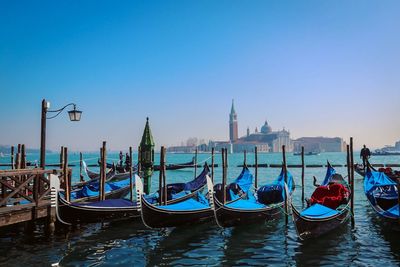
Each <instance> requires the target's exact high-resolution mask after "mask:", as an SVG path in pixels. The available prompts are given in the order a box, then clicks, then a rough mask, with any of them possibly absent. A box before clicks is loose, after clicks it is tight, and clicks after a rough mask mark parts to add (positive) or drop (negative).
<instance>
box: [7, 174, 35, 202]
mask: <svg viewBox="0 0 400 267" xmlns="http://www.w3.org/2000/svg"><path fill="white" fill-rule="evenodd" d="M33 177H34V176H32V177H30V178H28V179H26V181H25V182H23V183H21V184H20V185H19V186H17V187H13V186H11V185H9V184H8V183H7V182H6V181H4V180H0V183H1V184H3V185H4V186H6V187H8V188H10V189H11V190H13V191H12V192H11V193H10V194H8V196H7V197H5V198H4V199H2V200H0V206H3V205H4V204H6V203H7V200H8V199H10V198H12V197H13V196H15V195H16V194H18V193H19V191H20V190H21V189H22V188H24V187H25V186H26V185H27V184H28V183H29V182H30V181H32V179H33ZM21 196H22V197H23V198H25V199H27V200H29V201H33V199H32V198H30V197H27V196H25V194H21Z"/></svg>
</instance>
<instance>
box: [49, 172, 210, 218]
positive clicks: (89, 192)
mask: <svg viewBox="0 0 400 267" xmlns="http://www.w3.org/2000/svg"><path fill="white" fill-rule="evenodd" d="M208 173H209V168H208V166H207V165H205V166H204V169H203V171H202V172H201V173H200V175H199V176H197V177H196V178H195V179H194V180H192V181H190V182H187V183H175V184H168V185H167V189H168V201H167V204H171V203H176V202H179V201H184V200H187V199H189V198H190V197H192V196H193V195H195V194H197V193H198V191H199V190H201V189H202V188H204V186H205V184H206V178H205V177H206V175H207V174H208ZM135 176H136V175H135ZM57 179H58V178H57ZM58 183H59V182H58ZM129 184H130V179H129V178H128V179H125V180H122V181H118V182H106V184H105V186H106V187H105V192H106V200H103V201H98V200H97V199H98V195H99V192H98V183H97V184H96V183H93V182H92V186H91V187H90V186H85V187H84V188H83V189H81V190H75V191H72V192H71V195H70V199H71V201H70V202H68V201H66V200H65V196H64V192H63V191H60V192H58V193H57V209H58V216H59V220H60V221H62V222H64V223H66V224H75V223H88V222H102V221H109V220H118V219H124V218H131V217H138V216H139V212H138V205H137V203H136V201H134V202H132V201H129V200H126V199H123V197H124V196H126V195H127V194H128V193H129V188H130V187H129ZM118 186H119V187H120V188H121V189H118V188H117V187H118ZM58 188H59V186H58ZM146 199H147V201H148V202H150V203H155V202H157V201H159V200H158V192H156V193H154V194H151V195H149V196H147V197H146Z"/></svg>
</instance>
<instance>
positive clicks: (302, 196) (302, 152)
mask: <svg viewBox="0 0 400 267" xmlns="http://www.w3.org/2000/svg"><path fill="white" fill-rule="evenodd" d="M301 201H302V202H304V146H302V147H301Z"/></svg>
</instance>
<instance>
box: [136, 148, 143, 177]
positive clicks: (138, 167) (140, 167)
mask: <svg viewBox="0 0 400 267" xmlns="http://www.w3.org/2000/svg"><path fill="white" fill-rule="evenodd" d="M137 157H138V164H137V174H138V176H139V177H141V176H140V172H141V171H142V163H141V162H140V157H141V156H140V146H139V147H138V154H137Z"/></svg>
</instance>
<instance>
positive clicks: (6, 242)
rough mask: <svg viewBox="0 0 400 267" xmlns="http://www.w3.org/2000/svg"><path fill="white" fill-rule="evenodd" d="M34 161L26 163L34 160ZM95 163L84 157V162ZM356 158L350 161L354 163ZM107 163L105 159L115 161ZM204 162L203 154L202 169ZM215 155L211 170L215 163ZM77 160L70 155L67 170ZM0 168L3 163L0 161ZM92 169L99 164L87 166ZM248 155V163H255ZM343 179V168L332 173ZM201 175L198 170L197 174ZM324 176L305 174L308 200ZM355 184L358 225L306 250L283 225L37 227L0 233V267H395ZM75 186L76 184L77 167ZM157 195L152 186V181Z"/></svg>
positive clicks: (399, 253) (393, 244)
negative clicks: (314, 183)
mask: <svg viewBox="0 0 400 267" xmlns="http://www.w3.org/2000/svg"><path fill="white" fill-rule="evenodd" d="M35 156H36V155H30V156H29V157H30V158H31V159H34V158H35ZM96 156H97V155H93V154H85V158H90V159H91V158H95V157H96ZM191 156H192V155H189V154H168V155H167V161H168V162H169V163H173V162H175V163H177V162H185V161H189V160H190V159H191ZM357 156H358V155H355V159H357V158H358V157H357ZM116 157H117V156H116V155H110V156H109V158H116ZM208 157H209V155H207V154H200V155H199V161H203V160H205V159H207V158H208ZM219 157H220V156H219V155H217V156H216V161H217V162H216V163H220V159H219ZM57 158H58V155H55V154H54V155H52V154H51V155H48V159H47V161H48V162H52V161H54V162H56V161H57ZM77 159H78V155H77V154H71V155H70V162H74V161H76V160H77ZM327 159H329V160H330V161H331V162H332V163H335V164H344V163H345V161H346V158H345V154H343V153H324V154H321V155H318V156H307V157H306V158H305V160H306V164H316V163H321V164H322V163H325V162H326V160H327ZM0 160H1V161H3V162H4V160H5V159H4V158H2V159H0ZM91 160H94V161H96V159H91ZM281 160H282V158H281V154H260V155H259V163H276V164H279V163H280V162H281ZM242 161H243V155H241V154H233V155H230V156H229V165H230V167H229V179H231V180H233V179H234V178H235V177H236V176H237V175H238V174H239V173H240V170H241V168H237V167H235V166H236V165H238V164H240V163H242ZM372 161H373V162H377V163H378V162H384V163H399V162H400V157H375V158H374V159H373V160H372ZM252 162H253V159H252V155H251V154H248V163H250V164H251V163H252ZM299 163H300V157H298V156H293V155H288V164H299ZM336 170H337V172H339V173H341V174H343V176H346V174H347V170H346V169H345V168H336ZM199 171H200V170H198V173H199ZM279 171H280V170H279V169H274V168H268V169H265V168H264V169H263V168H260V169H259V184H263V183H266V182H268V181H272V180H273V179H274V178H275V177H276V176H277V175H278V174H279ZM290 171H291V172H292V174H293V175H294V178H295V181H296V184H297V188H296V191H295V193H294V199H293V201H294V203H295V204H296V206H298V207H300V208H301V207H302V203H301V199H300V198H301V187H300V173H301V169H291V170H290ZM325 171H326V170H325V168H308V169H306V185H305V195H306V196H309V195H310V194H311V193H312V190H313V186H312V176H313V175H315V176H316V177H317V178H318V179H319V181H321V180H322V178H323V177H324V174H325ZM215 175H216V178H215V179H216V181H219V180H220V179H221V178H220V177H221V169H220V168H217V169H216V174H215ZM192 177H193V171H192V170H179V171H171V172H168V173H167V180H168V182H174V181H182V180H190V179H192ZM355 178H356V181H355V190H356V191H355V221H356V225H355V228H354V229H351V226H350V224H349V225H346V226H344V227H342V228H340V229H337V230H336V231H335V232H333V233H330V234H328V235H325V236H323V237H321V238H320V239H317V240H308V241H305V242H302V241H300V240H299V239H298V238H297V235H296V231H295V229H294V226H293V223H292V221H291V220H289V225H288V226H285V223H284V219H283V218H281V219H277V220H275V221H271V222H267V223H264V224H255V225H245V226H240V227H232V228H226V229H221V228H219V227H218V226H217V225H216V224H215V223H212V222H210V223H206V224H199V225H190V226H185V227H180V228H168V229H162V230H152V229H146V228H145V227H144V226H143V225H142V224H141V222H140V221H136V222H135V221H123V222H113V223H107V224H90V225H83V226H81V227H80V228H73V229H66V228H58V230H57V233H56V234H55V235H53V236H47V235H45V234H44V231H43V229H40V227H38V228H37V229H36V231H35V232H34V233H31V234H27V233H23V231H20V230H21V229H15V228H9V229H2V230H0V264H1V265H7V266H21V265H27V266H43V265H49V264H51V263H59V265H60V266H98V265H107V266H109V265H119V266H121V265H122V266H123V265H126V266H144V265H148V266H161V265H164V266H165V265H167V266H169V265H178V266H186V265H206V266H222V265H223V266H229V265H251V266H255V265H261V266H265V265H276V266H288V265H298V266H313V265H314V266H315V265H317V266H319V265H337V266H348V265H357V266H358V265H362V266H364V265H369V266H377V265H385V266H399V263H400V232H399V231H397V230H393V229H392V226H391V225H386V224H385V222H384V221H382V220H381V219H380V218H378V217H377V215H376V214H375V213H374V211H373V210H372V209H371V208H370V207H369V204H368V202H367V200H366V198H365V196H364V194H363V184H362V178H361V177H360V176H358V175H357V174H356V177H355ZM74 179H75V180H77V179H78V170H77V167H76V168H74ZM152 185H153V187H152V188H153V189H154V190H155V189H156V186H157V178H154V179H153V181H152Z"/></svg>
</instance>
